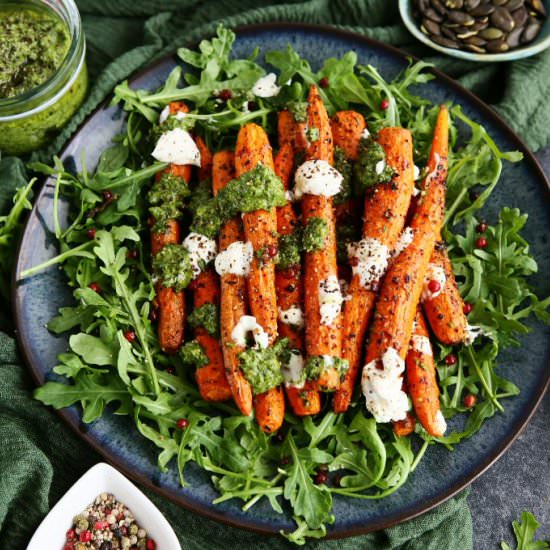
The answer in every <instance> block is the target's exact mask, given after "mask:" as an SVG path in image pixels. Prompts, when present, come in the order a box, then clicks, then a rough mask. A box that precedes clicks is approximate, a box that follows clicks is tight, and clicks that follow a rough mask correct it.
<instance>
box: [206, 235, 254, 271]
mask: <svg viewBox="0 0 550 550" xmlns="http://www.w3.org/2000/svg"><path fill="white" fill-rule="evenodd" d="M253 257H254V248H253V247H252V243H251V242H248V241H247V242H243V241H235V242H234V243H231V244H230V245H229V246H228V247H227V248H226V249H225V250H224V251H223V252H220V253H219V254H218V255H217V256H216V260H215V261H214V267H215V268H216V273H217V274H218V275H220V276H221V275H226V274H227V273H232V274H233V275H240V276H242V277H246V276H248V273H249V272H250V263H251V262H252V258H253Z"/></svg>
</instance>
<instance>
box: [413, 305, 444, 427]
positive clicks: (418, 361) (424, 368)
mask: <svg viewBox="0 0 550 550" xmlns="http://www.w3.org/2000/svg"><path fill="white" fill-rule="evenodd" d="M415 321H416V323H415V325H414V330H413V335H412V338H411V343H410V348H409V351H408V353H407V359H406V363H405V365H406V373H407V386H408V390H409V395H410V396H411V400H412V403H413V407H414V412H415V413H416V416H417V417H418V420H419V421H420V423H421V424H422V426H424V428H425V429H426V431H427V432H428V433H429V434H430V435H433V436H434V437H441V436H442V435H443V433H444V432H445V419H444V418H443V415H442V414H441V408H440V404H439V388H438V386H437V376H436V369H435V362H434V357H433V351H432V346H431V344H430V339H429V334H428V328H427V326H426V321H425V320H424V315H423V314H422V311H421V309H420V308H418V310H417V313H416V318H415Z"/></svg>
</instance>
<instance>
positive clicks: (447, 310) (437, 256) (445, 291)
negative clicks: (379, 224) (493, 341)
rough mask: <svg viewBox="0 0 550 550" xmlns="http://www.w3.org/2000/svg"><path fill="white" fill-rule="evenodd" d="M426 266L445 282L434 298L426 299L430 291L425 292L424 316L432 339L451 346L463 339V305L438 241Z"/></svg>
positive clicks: (451, 267) (448, 262) (464, 318)
mask: <svg viewBox="0 0 550 550" xmlns="http://www.w3.org/2000/svg"><path fill="white" fill-rule="evenodd" d="M430 264H431V266H432V267H433V269H434V270H440V271H441V272H442V273H444V274H445V279H444V281H442V283H441V284H442V288H441V291H440V293H439V294H437V295H434V297H430V296H431V292H430V291H429V288H428V289H427V291H426V294H427V296H428V297H427V298H426V299H424V301H423V302H422V305H423V307H424V313H425V315H426V317H427V319H428V323H429V324H430V327H431V329H432V331H433V333H434V335H435V337H436V338H437V339H438V340H439V341H440V342H441V343H443V344H446V345H455V344H458V343H460V342H463V341H464V339H465V338H466V329H467V326H468V321H467V319H466V315H465V314H464V302H463V301H462V297H461V296H460V292H459V291H458V287H457V285H456V281H455V276H454V273H453V266H452V265H451V260H450V259H449V254H448V252H447V249H446V248H445V244H444V243H443V242H442V241H441V240H440V241H439V242H438V244H437V245H436V247H435V250H434V252H433V254H432V258H431V260H430ZM428 278H429V277H428ZM425 285H426V286H427V285H429V280H427V281H425ZM434 294H436V293H434Z"/></svg>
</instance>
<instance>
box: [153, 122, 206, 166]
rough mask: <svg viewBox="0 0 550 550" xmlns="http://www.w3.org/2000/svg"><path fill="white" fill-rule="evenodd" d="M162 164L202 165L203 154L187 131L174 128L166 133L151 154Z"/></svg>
mask: <svg viewBox="0 0 550 550" xmlns="http://www.w3.org/2000/svg"><path fill="white" fill-rule="evenodd" d="M151 154H152V155H153V157H154V158H156V159H157V160H158V161H160V162H170V163H171V164H178V165H184V164H192V165H193V166H200V165H201V153H200V151H199V148H198V147H197V144H196V143H195V141H194V140H193V138H192V137H191V134H190V133H189V132H188V131H187V130H183V129H182V128H174V129H173V130H168V132H164V134H162V135H161V136H160V138H159V140H158V141H157V144H156V146H155V149H154V150H153V152H152V153H151Z"/></svg>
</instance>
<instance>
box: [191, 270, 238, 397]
mask: <svg viewBox="0 0 550 550" xmlns="http://www.w3.org/2000/svg"><path fill="white" fill-rule="evenodd" d="M205 304H214V305H215V306H219V304H220V283H219V280H218V276H217V274H216V273H215V272H214V271H213V270H212V269H207V270H206V271H202V272H201V273H200V274H199V275H198V277H197V278H196V279H195V280H194V281H193V305H194V306H195V308H199V307H201V306H203V305H205ZM195 338H196V340H197V342H198V343H199V344H200V345H201V347H202V349H203V350H204V353H205V354H206V357H207V358H208V364H207V365H204V366H203V367H200V368H198V369H197V371H196V372H195V380H196V381H197V385H198V387H199V391H200V394H201V397H202V398H203V399H204V400H205V401H227V400H228V399H231V396H232V392H231V388H230V387H229V383H228V382H227V377H226V376H225V369H224V364H223V355H222V349H221V346H220V339H219V338H218V337H217V336H216V335H212V334H210V333H209V332H208V331H207V330H206V329H205V328H204V327H196V328H195Z"/></svg>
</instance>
